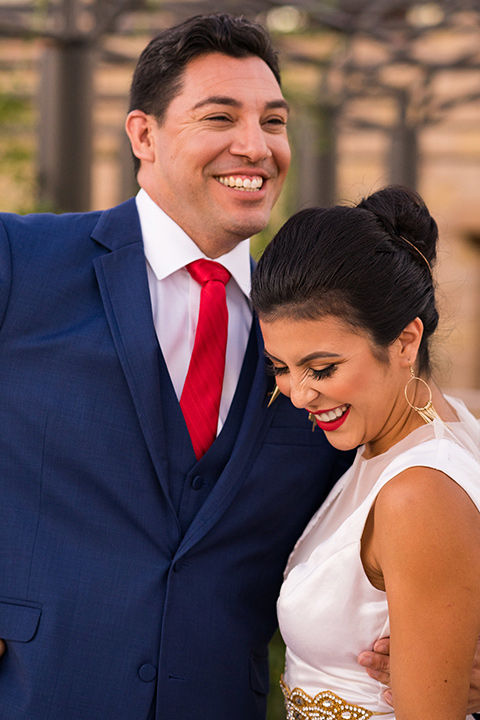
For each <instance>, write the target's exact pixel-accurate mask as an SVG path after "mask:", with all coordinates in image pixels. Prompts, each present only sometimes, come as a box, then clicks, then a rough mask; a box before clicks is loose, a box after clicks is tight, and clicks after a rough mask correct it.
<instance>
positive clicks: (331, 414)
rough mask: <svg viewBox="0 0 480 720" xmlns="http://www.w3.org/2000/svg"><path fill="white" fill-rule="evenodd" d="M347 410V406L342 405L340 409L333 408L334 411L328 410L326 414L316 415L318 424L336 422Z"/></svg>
mask: <svg viewBox="0 0 480 720" xmlns="http://www.w3.org/2000/svg"><path fill="white" fill-rule="evenodd" d="M347 410H348V405H342V407H338V408H335V410H329V411H328V412H324V413H321V415H317V418H318V419H319V420H320V422H332V420H337V419H338V418H339V417H342V415H343V414H344V413H346V412H347Z"/></svg>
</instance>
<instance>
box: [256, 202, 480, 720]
mask: <svg viewBox="0 0 480 720" xmlns="http://www.w3.org/2000/svg"><path fill="white" fill-rule="evenodd" d="M436 243H437V226H436V223H435V221H434V220H433V219H432V217H431V216H430V214H429V212H428V210H427V208H426V207H425V204H424V203H423V201H422V200H421V198H420V197H418V195H416V194H415V193H413V192H411V191H409V190H407V189H403V188H386V189H384V190H381V191H379V192H376V193H374V194H373V195H371V196H370V197H369V198H367V199H365V200H363V201H362V202H360V203H359V205H357V206H356V207H339V206H338V207H333V208H330V209H319V208H317V209H309V210H304V211H302V212H300V213H298V214H297V215H295V216H294V217H293V218H291V219H290V220H289V221H288V222H287V223H286V224H285V226H284V227H283V228H282V229H281V230H280V232H279V233H278V235H277V236H276V237H275V239H274V240H273V241H272V243H271V244H270V246H269V247H268V248H267V250H266V251H265V253H264V255H263V257H262V259H261V260H260V262H259V264H258V268H257V271H256V273H255V276H254V279H253V288H252V299H253V304H254V306H255V308H256V310H257V312H258V315H259V318H260V323H261V326H262V331H263V334H264V339H265V351H266V355H267V358H268V359H269V360H270V361H271V365H272V369H273V372H274V374H275V376H276V383H277V388H278V391H280V392H282V393H283V394H285V395H287V396H288V397H290V398H291V401H292V402H293V403H294V405H296V406H297V407H299V408H305V410H306V411H307V412H308V413H310V417H311V418H312V419H313V420H314V421H315V423H316V425H318V426H319V427H320V428H321V430H323V431H324V432H325V433H326V436H327V438H328V440H329V441H330V442H331V444H332V445H334V446H335V447H336V448H339V449H342V450H351V449H354V448H357V447H358V450H357V456H356V459H355V462H354V464H353V466H352V467H351V468H350V470H349V471H348V472H347V473H346V474H345V475H344V476H343V478H342V479H341V480H340V481H339V482H338V483H337V485H336V486H335V488H334V489H333V490H332V492H331V494H330V496H329V497H328V498H327V500H326V502H325V503H324V505H323V506H322V508H321V509H320V510H319V511H318V512H317V513H316V515H315V516H314V517H313V518H312V520H311V521H310V523H309V525H308V526H307V528H306V530H305V532H304V533H303V535H302V537H301V538H300V540H299V541H298V543H297V545H296V547H295V549H294V551H293V553H292V555H291V557H290V560H289V563H288V566H287V569H286V572H285V581H284V584H283V587H282V590H281V594H280V598H279V601H278V614H279V622H280V629H281V631H282V634H283V637H284V640H285V642H286V645H287V657H286V669H285V675H284V677H283V679H282V687H283V690H284V694H285V699H286V707H287V717H288V718H291V719H293V718H296V719H300V718H302V719H303V718H308V719H310V718H342V719H345V720H348V719H350V718H368V717H370V716H371V715H372V714H373V715H375V714H378V713H380V714H385V716H386V717H387V718H388V717H390V718H392V717H393V711H392V709H391V708H390V707H389V706H388V705H387V704H386V702H385V700H384V699H383V689H384V688H383V687H382V686H381V685H380V683H378V681H376V680H373V679H372V678H370V677H368V676H367V675H366V674H365V673H364V670H363V669H362V668H360V667H359V666H358V664H357V660H356V658H357V655H358V654H359V653H360V652H361V650H362V649H364V648H365V647H370V646H372V645H373V642H374V641H375V640H377V639H379V638H380V637H382V636H385V635H390V637H391V640H390V663H391V665H390V667H391V681H392V690H393V700H394V705H395V717H396V718H398V719H399V720H400V719H406V720H416V719H417V718H418V719H419V720H426V719H427V718H435V720H447V719H448V720H461V719H462V718H465V716H466V714H467V693H468V687H469V677H470V672H471V667H472V662H473V657H474V652H475V646H476V642H477V638H478V636H479V634H480V514H479V508H480V431H479V425H478V422H477V421H476V420H475V418H473V416H472V415H470V413H469V412H468V411H467V410H466V408H465V407H464V406H463V404H462V403H461V402H459V401H457V400H454V399H452V398H447V397H445V396H443V395H442V393H441V391H440V390H439V388H438V387H437V386H436V385H435V383H434V382H433V380H432V378H431V372H430V371H431V367H430V354H429V345H430V340H431V337H432V334H433V333H434V331H435V329H436V327H437V323H438V313H437V309H436V305H435V293H434V281H433V277H432V266H433V264H434V262H435V256H436ZM419 668H420V671H419Z"/></svg>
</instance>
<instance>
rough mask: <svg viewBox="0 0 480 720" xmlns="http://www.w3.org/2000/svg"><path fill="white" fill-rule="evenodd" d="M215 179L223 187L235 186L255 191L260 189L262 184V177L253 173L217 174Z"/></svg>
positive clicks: (238, 188)
mask: <svg viewBox="0 0 480 720" xmlns="http://www.w3.org/2000/svg"><path fill="white" fill-rule="evenodd" d="M215 180H218V182H219V183H221V184H222V185H225V187H230V188H235V189H236V190H247V191H248V192H255V191H257V190H260V188H261V187H262V185H263V177H260V176H259V175H255V176H253V177H242V176H240V175H217V176H216V177H215Z"/></svg>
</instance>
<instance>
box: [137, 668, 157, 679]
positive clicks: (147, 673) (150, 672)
mask: <svg viewBox="0 0 480 720" xmlns="http://www.w3.org/2000/svg"><path fill="white" fill-rule="evenodd" d="M138 674H139V675H140V680H143V682H152V680H155V678H156V677H157V668H156V667H154V666H153V665H148V664H146V665H142V667H141V668H140V669H139V671H138Z"/></svg>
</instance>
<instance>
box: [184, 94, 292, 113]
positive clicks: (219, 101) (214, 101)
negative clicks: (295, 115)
mask: <svg viewBox="0 0 480 720" xmlns="http://www.w3.org/2000/svg"><path fill="white" fill-rule="evenodd" d="M205 105H228V106H229V107H235V108H239V107H242V103H241V102H239V101H238V100H236V99H235V98H232V97H229V96H228V95H210V96H209V97H207V98H205V99H204V100H200V102H198V103H197V104H196V105H194V106H193V109H194V110H197V109H198V108H201V107H204V106H205ZM277 108H283V109H284V110H286V111H287V112H289V111H290V106H289V104H288V103H287V101H286V100H284V99H283V98H279V99H278V100H269V102H267V103H265V110H275V109H277Z"/></svg>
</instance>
